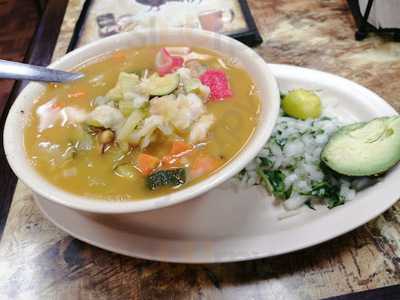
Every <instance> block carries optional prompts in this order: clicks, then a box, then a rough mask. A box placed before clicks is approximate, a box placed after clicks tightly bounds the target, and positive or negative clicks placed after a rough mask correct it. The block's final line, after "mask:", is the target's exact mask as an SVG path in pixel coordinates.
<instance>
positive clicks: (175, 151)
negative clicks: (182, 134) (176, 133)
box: [169, 141, 193, 156]
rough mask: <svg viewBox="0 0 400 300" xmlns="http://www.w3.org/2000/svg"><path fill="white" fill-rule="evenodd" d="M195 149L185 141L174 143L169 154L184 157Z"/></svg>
mask: <svg viewBox="0 0 400 300" xmlns="http://www.w3.org/2000/svg"><path fill="white" fill-rule="evenodd" d="M192 149H193V145H192V144H189V143H186V142H185V141H174V142H173V143H172V148H171V151H170V152H169V154H170V155H174V156H178V155H179V156H180V155H183V154H185V153H187V152H189V151H191V150H192Z"/></svg>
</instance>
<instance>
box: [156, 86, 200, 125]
mask: <svg viewBox="0 0 400 300" xmlns="http://www.w3.org/2000/svg"><path fill="white" fill-rule="evenodd" d="M205 111H206V109H205V107H204V105H203V102H202V101H201V99H200V98H199V97H198V96H197V95H196V94H188V95H182V94H181V95H179V96H178V98H175V96H165V97H161V98H157V99H154V100H152V101H151V103H150V113H151V114H152V115H161V116H163V117H164V118H165V120H167V121H169V122H171V123H172V124H173V125H174V127H175V128H177V129H179V130H185V129H188V128H189V127H190V126H191V125H192V124H193V123H194V122H195V121H196V120H197V119H198V118H199V117H200V116H201V115H202V114H204V113H205Z"/></svg>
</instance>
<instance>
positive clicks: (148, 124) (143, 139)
mask: <svg viewBox="0 0 400 300" xmlns="http://www.w3.org/2000/svg"><path fill="white" fill-rule="evenodd" d="M156 129H159V130H160V131H161V132H162V133H163V134H165V135H171V134H173V131H172V129H171V127H170V126H169V125H168V123H167V122H166V121H165V119H164V118H163V117H162V116H150V117H148V118H147V119H145V120H144V121H143V124H142V126H141V127H140V128H139V129H138V130H136V131H134V132H133V133H132V134H131V135H130V138H129V142H131V143H134V144H139V143H140V146H141V148H146V147H147V146H148V145H149V144H150V142H151V141H152V135H153V133H154V131H155V130H156Z"/></svg>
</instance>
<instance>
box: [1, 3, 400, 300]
mask: <svg viewBox="0 0 400 300" xmlns="http://www.w3.org/2000/svg"><path fill="white" fill-rule="evenodd" d="M248 2H249V4H250V7H251V9H252V13H253V14H254V16H255V19H256V22H257V25H258V27H259V29H260V31H261V33H262V36H263V38H264V43H263V44H262V45H261V46H260V47H258V48H257V51H258V53H259V54H260V55H261V56H262V57H263V58H264V59H265V60H266V61H268V62H271V63H288V64H294V65H300V66H305V67H311V68H315V69H319V70H324V71H328V72H332V73H335V74H339V75H342V76H344V77H346V78H349V79H351V80H354V81H356V82H358V83H360V84H362V85H365V86H366V87H368V88H370V89H371V90H373V91H374V92H376V93H378V94H379V95H381V96H382V97H383V98H385V99H386V100H387V101H388V102H389V103H390V104H391V105H393V106H394V107H395V108H396V109H397V110H399V111H400V85H399V83H398V82H399V79H400V60H399V59H398V57H399V56H398V53H399V52H400V44H396V43H391V42H389V41H387V40H385V39H381V38H379V37H376V36H374V35H371V38H368V39H366V40H364V41H363V42H360V43H359V42H356V41H355V40H354V32H355V29H356V26H355V24H354V20H353V17H352V16H351V14H350V11H349V9H348V6H347V3H346V1H345V0H324V1H320V0H296V1H290V0H263V1H261V0H248ZM81 7H82V1H80V0H70V4H69V6H68V11H69V13H67V16H66V20H65V22H64V24H63V27H62V28H63V29H62V32H61V34H60V39H59V41H58V43H57V47H56V51H55V53H56V54H55V58H58V57H60V56H62V55H63V54H64V53H65V51H66V49H67V47H68V43H69V42H70V38H71V36H72V32H73V24H74V22H76V20H77V19H78V16H79V14H80V9H81ZM15 194H16V196H15V198H14V201H13V204H12V207H11V210H10V215H9V220H8V222H7V226H6V229H5V232H4V236H3V239H2V241H1V243H0V266H1V268H0V299H99V300H100V299H124V300H125V299H185V300H186V299H229V300H231V299H240V300H242V299H254V300H264V299H289V300H292V299H294V300H297V299H307V300H309V299H323V298H326V297H331V296H337V295H346V294H348V293H355V292H360V291H365V290H373V289H376V288H381V287H385V286H393V285H395V284H399V283H400V242H399V241H400V238H399V237H400V217H399V216H400V203H399V204H396V205H395V206H394V207H392V208H391V209H390V210H388V211H387V212H386V213H384V214H382V215H381V216H379V217H378V218H376V219H375V220H372V221H371V222H369V223H368V224H367V225H365V226H362V227H360V228H358V229H356V230H354V231H352V232H350V233H348V234H345V235H343V236H341V237H338V238H336V239H334V240H332V241H329V242H326V243H323V244H321V245H318V246H315V247H312V248H309V249H305V250H302V251H298V252H295V253H291V254H287V255H281V256H277V257H272V258H266V259H259V260H256V261H248V262H241V263H228V264H214V265H189V264H169V263H159V262H153V261H147V260H142V259H136V258H129V257H126V256H122V255H117V254H114V253H110V252H108V251H104V250H101V249H99V248H96V247H93V246H91V245H88V244H86V243H84V242H81V241H78V240H76V239H73V238H71V237H70V236H68V235H67V234H66V233H64V232H62V231H61V230H59V229H57V228H56V227H55V226H54V225H52V224H51V223H50V222H49V221H48V220H46V219H45V218H43V216H41V214H40V212H39V210H38V208H37V207H36V206H35V204H34V203H33V199H32V193H31V191H30V190H29V189H28V188H27V187H25V186H24V185H23V184H18V186H17V191H16V193H15ZM246 200H247V199H246ZM376 200H377V201H379V200H380V199H376ZM205 221H207V220H205ZM216 230H217V229H216ZM316 230H324V229H316ZM294 238H296V237H294ZM132 243H135V241H134V240H133V241H132ZM160 247H162V245H161V244H160ZM392 291H393V288H384V289H378V290H373V291H372V292H371V293H368V294H366V293H361V294H354V296H356V297H364V298H358V299H368V298H367V297H368V295H374V297H373V298H372V299H385V298H384V297H386V295H389V298H386V299H398V295H397V294H396V293H394V292H392ZM346 297H351V296H349V295H347V296H346ZM342 299H343V298H342ZM342 299H340V300H342ZM350 299H351V298H350ZM356 299H357V298H356ZM358 299H357V300H358ZM346 300H347V299H346Z"/></svg>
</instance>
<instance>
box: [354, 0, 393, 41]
mask: <svg viewBox="0 0 400 300" xmlns="http://www.w3.org/2000/svg"><path fill="white" fill-rule="evenodd" d="M348 3H349V6H350V8H351V10H352V13H353V16H354V18H355V20H356V22H357V25H358V30H357V31H356V35H355V38H356V40H358V41H361V40H363V39H364V38H366V37H367V35H368V33H369V32H376V33H378V34H384V35H386V36H390V37H392V38H394V39H395V40H396V41H400V1H399V0H384V1H383V0H380V1H377V0H348Z"/></svg>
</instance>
